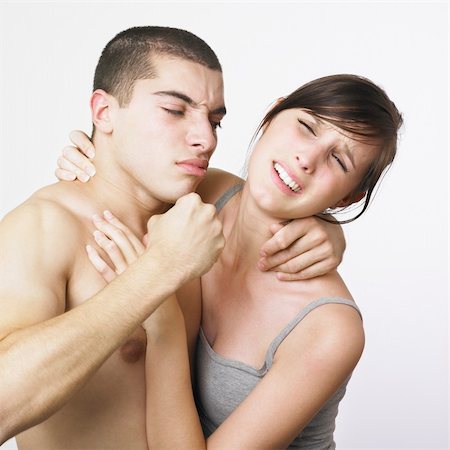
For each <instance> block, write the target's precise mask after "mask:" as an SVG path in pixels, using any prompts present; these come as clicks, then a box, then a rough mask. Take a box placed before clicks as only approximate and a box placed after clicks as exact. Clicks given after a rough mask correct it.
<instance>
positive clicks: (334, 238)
mask: <svg viewBox="0 0 450 450" xmlns="http://www.w3.org/2000/svg"><path fill="white" fill-rule="evenodd" d="M271 232H272V233H273V236H272V238H270V239H269V240H268V241H267V242H266V243H265V244H264V245H263V246H262V247H261V251H260V255H261V259H260V261H259V263H258V267H259V268H260V269H261V270H271V271H275V272H277V278H278V279H279V280H283V281H296V280H307V279H309V278H315V277H318V276H321V275H324V274H326V273H329V272H331V271H333V270H335V269H336V268H337V267H338V266H339V264H340V263H341V261H342V257H343V255H344V251H345V237H344V233H343V231H342V228H341V226H340V225H335V224H330V223H328V222H325V221H323V220H320V219H318V218H316V217H307V218H305V219H296V220H293V221H291V222H289V223H288V224H287V225H285V226H283V225H282V224H274V225H272V227H271Z"/></svg>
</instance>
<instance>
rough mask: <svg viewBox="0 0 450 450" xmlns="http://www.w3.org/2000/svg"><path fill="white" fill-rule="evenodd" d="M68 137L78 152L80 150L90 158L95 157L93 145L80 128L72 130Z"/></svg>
mask: <svg viewBox="0 0 450 450" xmlns="http://www.w3.org/2000/svg"><path fill="white" fill-rule="evenodd" d="M69 139H70V140H71V141H72V143H73V144H74V145H75V147H77V151H78V152H82V153H83V154H84V155H86V156H87V157H88V158H91V159H92V158H94V157H95V147H94V145H93V144H92V142H91V140H90V139H89V136H88V135H87V134H86V133H84V132H83V131H80V130H73V131H71V132H70V134H69Z"/></svg>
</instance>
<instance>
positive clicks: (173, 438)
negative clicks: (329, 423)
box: [90, 222, 364, 450]
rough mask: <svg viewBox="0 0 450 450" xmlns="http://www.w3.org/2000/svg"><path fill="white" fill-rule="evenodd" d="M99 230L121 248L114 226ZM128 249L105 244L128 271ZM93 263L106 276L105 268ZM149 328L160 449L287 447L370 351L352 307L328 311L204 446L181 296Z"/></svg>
mask: <svg viewBox="0 0 450 450" xmlns="http://www.w3.org/2000/svg"><path fill="white" fill-rule="evenodd" d="M109 225H110V224H109ZM116 225H118V224H117V222H116ZM98 226H100V229H101V230H102V231H103V232H104V233H105V238H108V239H111V240H112V241H113V242H114V236H115V234H114V232H113V231H112V229H111V227H109V228H108V227H107V226H106V224H103V225H102V224H98ZM106 234H107V236H106ZM123 242H124V240H123V239H122V240H121V241H120V242H116V244H117V246H118V247H120V252H114V251H113V250H112V249H113V248H114V246H111V244H110V243H109V245H108V243H107V242H103V241H102V240H99V242H98V243H99V245H101V246H102V247H103V248H104V249H105V250H106V251H107V252H110V253H109V256H110V258H111V260H112V261H113V263H114V264H115V265H116V266H119V267H121V268H123V267H124V266H126V264H127V262H126V261H125V258H124V257H122V260H120V258H119V257H120V253H122V254H124V253H128V254H129V253H130V252H131V251H130V250H128V251H127V250H125V249H123V248H122V246H123ZM90 257H91V260H92V261H93V263H94V265H95V266H96V267H97V269H98V270H99V271H103V273H106V272H105V270H104V265H106V263H105V262H104V261H103V263H100V262H99V261H98V260H97V261H96V260H95V259H93V258H92V254H91V255H90ZM97 257H98V258H99V256H98V254H97ZM118 258H119V259H118ZM110 270H111V272H114V271H113V270H112V269H111V268H110ZM120 270H122V269H120ZM186 292H188V294H187V295H186ZM186 292H185V294H184V295H185V298H184V299H182V303H184V304H189V303H190V302H191V300H196V298H195V296H194V298H191V297H190V296H191V295H192V292H195V291H191V294H189V291H186ZM144 328H145V329H146V332H147V338H148V351H147V355H146V392H147V398H146V404H147V436H148V444H149V448H150V449H158V450H159V449H166V448H167V449H169V448H170V449H172V448H192V449H202V448H208V449H223V450H228V449H230V448H233V449H248V448H258V449H262V450H264V449H275V448H276V449H279V448H285V447H286V446H288V445H289V443H290V442H291V441H292V440H293V439H294V438H295V437H296V436H297V435H298V434H299V433H300V432H301V431H302V429H303V428H304V427H305V426H306V425H307V424H308V423H309V422H310V421H311V419H312V418H313V417H314V415H315V414H316V413H317V412H318V411H319V410H320V408H321V407H322V406H323V405H324V404H325V403H326V401H327V400H328V399H329V398H330V397H331V396H332V395H333V394H334V393H335V392H336V390H337V389H338V388H339V387H340V386H341V385H342V384H343V383H344V381H345V380H346V379H347V378H348V376H349V375H350V374H351V372H352V370H353V368H354V367H355V365H356V363H357V362H358V360H359V357H360V355H361V352H362V349H363V345H364V333H363V329H362V324H361V319H360V317H359V315H358V313H357V312H356V311H355V310H354V309H353V308H351V307H349V306H346V305H335V304H329V305H324V306H321V307H320V308H318V309H317V310H315V311H313V312H311V313H310V314H308V316H307V317H305V319H303V320H302V322H301V326H297V327H296V328H295V329H294V330H293V331H292V332H291V333H290V334H289V336H288V337H287V338H286V339H285V340H284V341H283V343H282V344H281V345H280V347H279V348H278V350H277V352H276V354H275V359H274V363H273V366H272V367H271V368H270V370H269V371H268V373H267V375H266V376H265V377H264V378H263V379H262V380H261V381H260V382H259V384H258V385H257V386H256V388H255V389H254V390H253V391H252V392H251V393H250V394H249V396H248V397H247V398H246V399H245V400H244V401H243V402H242V403H241V404H240V405H239V406H238V407H237V408H236V410H235V411H234V412H232V413H231V414H230V416H229V417H228V418H227V419H226V420H225V421H224V422H223V423H222V424H221V425H220V426H219V427H218V429H217V430H216V431H215V432H214V433H213V434H212V435H211V436H210V437H209V438H208V439H207V440H205V439H204V437H203V433H202V429H201V425H200V421H199V418H198V414H197V410H196V406H195V402H194V397H193V393H192V388H191V376H190V370H189V367H190V365H189V358H188V345H187V338H186V332H185V322H184V318H183V314H182V312H181V309H180V307H179V304H178V302H177V301H176V299H175V297H172V298H171V299H169V300H167V301H166V302H165V303H164V304H163V305H162V306H161V307H159V308H158V310H157V311H156V312H155V313H153V315H152V316H150V317H149V318H148V319H147V320H146V321H145V322H144Z"/></svg>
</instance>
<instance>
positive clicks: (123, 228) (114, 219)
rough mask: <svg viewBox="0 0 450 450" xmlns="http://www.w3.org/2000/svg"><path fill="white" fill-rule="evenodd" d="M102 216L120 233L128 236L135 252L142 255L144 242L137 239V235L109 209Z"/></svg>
mask: <svg viewBox="0 0 450 450" xmlns="http://www.w3.org/2000/svg"><path fill="white" fill-rule="evenodd" d="M103 217H104V218H105V219H106V220H107V221H108V222H109V223H110V224H111V225H113V226H115V227H116V228H118V229H119V230H120V231H122V233H123V234H124V235H125V236H126V237H127V238H128V240H129V241H130V243H131V244H132V246H133V247H134V249H135V250H136V253H137V254H138V255H142V253H144V251H145V246H144V244H143V243H142V242H141V241H140V240H139V239H138V237H137V236H136V235H135V234H134V233H133V232H132V231H131V230H130V229H129V228H128V227H127V226H126V225H124V224H123V223H122V222H121V221H120V220H119V219H118V218H117V217H116V216H115V215H114V214H113V213H112V212H111V211H108V210H106V211H104V212H103Z"/></svg>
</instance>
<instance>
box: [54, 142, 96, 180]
mask: <svg viewBox="0 0 450 450" xmlns="http://www.w3.org/2000/svg"><path fill="white" fill-rule="evenodd" d="M61 160H66V161H67V162H68V163H70V164H72V165H73V166H75V167H76V168H77V170H79V171H81V172H84V173H85V174H86V175H87V176H88V177H93V176H94V175H95V166H94V164H92V163H91V161H89V159H88V158H87V157H86V156H85V155H83V154H82V153H81V152H80V151H79V149H78V148H76V147H73V146H71V145H68V146H66V147H64V148H63V151H62V156H61V157H60V158H59V160H58V165H59V166H60V162H63V161H61ZM60 167H61V166H60Z"/></svg>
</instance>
